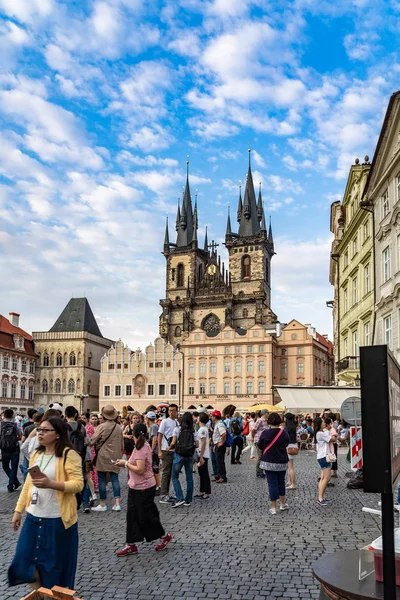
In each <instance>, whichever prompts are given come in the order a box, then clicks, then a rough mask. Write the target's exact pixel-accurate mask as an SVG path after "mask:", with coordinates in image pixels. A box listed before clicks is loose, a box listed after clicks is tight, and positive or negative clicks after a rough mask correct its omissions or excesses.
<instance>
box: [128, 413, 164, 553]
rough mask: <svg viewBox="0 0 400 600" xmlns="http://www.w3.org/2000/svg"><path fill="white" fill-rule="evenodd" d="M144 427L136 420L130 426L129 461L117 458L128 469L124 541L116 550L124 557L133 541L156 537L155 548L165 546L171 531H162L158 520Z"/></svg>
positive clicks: (133, 547)
mask: <svg viewBox="0 0 400 600" xmlns="http://www.w3.org/2000/svg"><path fill="white" fill-rule="evenodd" d="M146 435H147V427H146V425H144V423H137V424H136V425H135V426H134V427H133V439H134V441H135V449H134V450H133V452H132V454H131V456H130V458H129V461H128V460H123V459H120V460H117V462H116V465H117V466H118V467H125V468H126V469H127V470H128V477H129V478H128V485H129V493H128V507H127V515H126V544H125V546H124V547H123V548H122V549H121V550H118V552H117V556H119V557H124V556H129V555H130V554H136V553H137V552H138V548H137V545H136V544H137V543H138V542H143V540H146V542H152V541H154V540H157V539H160V542H159V543H158V544H157V546H155V550H158V551H160V550H165V548H166V547H167V545H168V544H169V542H170V541H171V540H172V535H171V534H170V533H167V535H165V531H164V528H163V526H162V525H161V522H160V514H159V512H158V508H157V506H156V504H155V502H154V498H155V495H156V480H155V478H154V473H153V460H152V450H151V448H150V445H149V444H148V442H146Z"/></svg>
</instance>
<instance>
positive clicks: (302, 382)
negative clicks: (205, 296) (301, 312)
mask: <svg viewBox="0 0 400 600" xmlns="http://www.w3.org/2000/svg"><path fill="white" fill-rule="evenodd" d="M180 347H181V350H182V352H183V357H184V367H183V404H182V405H183V407H184V408H190V407H193V406H197V405H198V404H199V403H201V404H203V405H205V406H212V407H213V408H218V409H223V408H224V407H225V406H226V405H228V404H234V405H235V406H237V407H240V408H243V409H247V408H249V407H250V406H252V405H254V404H265V403H266V404H273V397H274V396H273V389H272V387H273V386H274V385H278V384H281V385H296V386H325V385H332V383H333V367H334V355H333V344H332V342H330V341H329V340H327V338H326V337H325V336H322V335H320V334H319V333H317V331H316V330H315V328H313V327H311V325H303V324H302V323H300V322H299V321H296V320H295V319H293V320H292V321H290V323H288V324H287V325H284V326H283V327H282V325H281V324H280V323H275V324H273V325H272V324H271V325H253V326H252V327H250V328H249V329H248V330H246V331H244V330H242V329H241V330H240V331H237V330H234V329H233V328H232V327H229V326H228V325H226V326H225V327H224V328H223V329H222V330H221V331H220V332H219V333H218V334H217V335H215V336H213V337H210V336H209V335H207V332H206V331H204V330H203V329H200V328H199V329H195V330H194V331H193V332H191V333H190V334H189V336H188V337H187V338H186V339H185V340H184V341H183V342H182V344H181V346H180Z"/></svg>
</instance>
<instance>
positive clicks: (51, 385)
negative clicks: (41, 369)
mask: <svg viewBox="0 0 400 600" xmlns="http://www.w3.org/2000/svg"><path fill="white" fill-rule="evenodd" d="M49 390H50V393H51V392H52V391H53V380H52V379H50V386H49Z"/></svg>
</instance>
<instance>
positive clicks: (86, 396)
mask: <svg viewBox="0 0 400 600" xmlns="http://www.w3.org/2000/svg"><path fill="white" fill-rule="evenodd" d="M74 398H79V414H80V415H81V414H82V412H83V401H84V399H85V398H89V394H75V395H74Z"/></svg>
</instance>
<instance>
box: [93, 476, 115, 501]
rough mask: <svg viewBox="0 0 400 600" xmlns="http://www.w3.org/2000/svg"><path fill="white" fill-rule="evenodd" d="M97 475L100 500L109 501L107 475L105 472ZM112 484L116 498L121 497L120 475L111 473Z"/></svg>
mask: <svg viewBox="0 0 400 600" xmlns="http://www.w3.org/2000/svg"><path fill="white" fill-rule="evenodd" d="M97 475H98V476H99V494H100V500H107V484H106V475H107V473H106V472H105V471H97ZM110 477H111V483H112V488H113V493H114V498H115V499H117V498H120V497H121V489H120V487H119V479H118V473H110Z"/></svg>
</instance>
